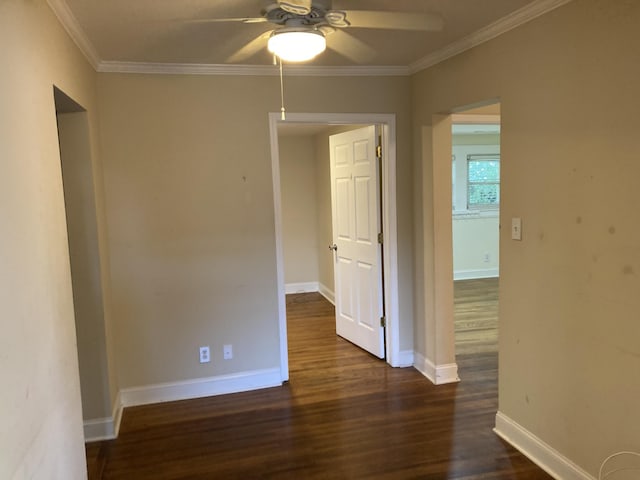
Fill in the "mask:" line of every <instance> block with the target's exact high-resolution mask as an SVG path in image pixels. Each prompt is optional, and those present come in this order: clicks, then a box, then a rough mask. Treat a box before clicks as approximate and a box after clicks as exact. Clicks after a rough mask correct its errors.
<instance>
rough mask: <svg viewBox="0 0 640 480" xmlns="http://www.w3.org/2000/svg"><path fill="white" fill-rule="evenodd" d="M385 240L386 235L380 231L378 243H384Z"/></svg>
mask: <svg viewBox="0 0 640 480" xmlns="http://www.w3.org/2000/svg"><path fill="white" fill-rule="evenodd" d="M383 242H384V236H383V235H382V232H380V233H379V234H378V243H379V244H380V245H382V243H383Z"/></svg>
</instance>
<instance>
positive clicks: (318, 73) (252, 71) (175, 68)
mask: <svg viewBox="0 0 640 480" xmlns="http://www.w3.org/2000/svg"><path fill="white" fill-rule="evenodd" d="M96 70H97V71H98V72H106V73H144V74H165V75H172V74H173V75H253V76H277V75H279V74H280V70H279V68H278V67H276V66H275V65H274V66H272V65H220V64H198V63H144V62H110V61H102V62H100V63H99V64H98V66H97V68H96ZM284 73H285V75H287V76H290V77H295V76H305V77H340V76H348V77H372V76H375V77H384V76H396V77H397V76H408V75H409V74H410V72H409V68H408V67H400V66H347V67H318V66H307V65H286V64H285V65H284Z"/></svg>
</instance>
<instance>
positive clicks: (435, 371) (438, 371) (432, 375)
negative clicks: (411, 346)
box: [413, 353, 460, 385]
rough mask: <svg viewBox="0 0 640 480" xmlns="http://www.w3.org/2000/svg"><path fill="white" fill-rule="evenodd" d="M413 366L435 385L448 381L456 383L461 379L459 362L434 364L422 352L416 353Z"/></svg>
mask: <svg viewBox="0 0 640 480" xmlns="http://www.w3.org/2000/svg"><path fill="white" fill-rule="evenodd" d="M413 366H414V367H415V369H416V370H418V371H419V372H420V373H421V374H422V375H424V376H425V377H427V378H428V379H429V380H430V381H431V383H433V384H434V385H444V384H446V383H456V382H459V381H460V377H458V364H457V363H446V364H443V365H434V364H433V362H431V360H429V359H428V358H424V357H423V356H422V355H421V354H419V353H415V362H414V364H413Z"/></svg>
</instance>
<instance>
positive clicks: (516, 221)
mask: <svg viewBox="0 0 640 480" xmlns="http://www.w3.org/2000/svg"><path fill="white" fill-rule="evenodd" d="M511 240H522V219H520V218H517V217H514V218H512V219H511Z"/></svg>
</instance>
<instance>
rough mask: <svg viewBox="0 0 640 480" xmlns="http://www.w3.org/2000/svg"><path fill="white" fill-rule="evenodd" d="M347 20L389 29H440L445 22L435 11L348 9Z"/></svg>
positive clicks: (366, 26)
mask: <svg viewBox="0 0 640 480" xmlns="http://www.w3.org/2000/svg"><path fill="white" fill-rule="evenodd" d="M346 13H347V20H348V21H349V22H350V23H351V26H352V27H357V28H383V29H389V30H417V31H439V30H442V28H443V26H444V22H443V20H442V17H441V16H440V15H438V14H435V13H410V12H382V11H372V10H371V11H370V10H347V11H346Z"/></svg>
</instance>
